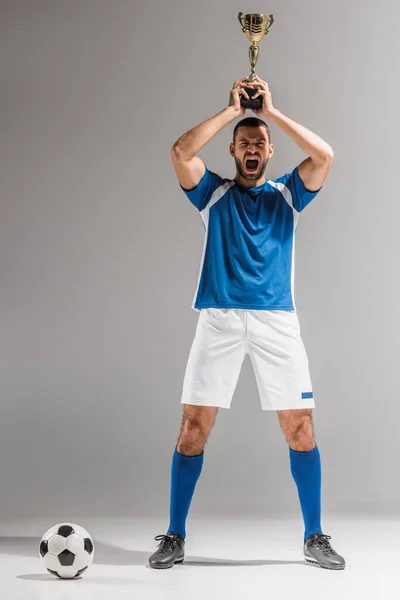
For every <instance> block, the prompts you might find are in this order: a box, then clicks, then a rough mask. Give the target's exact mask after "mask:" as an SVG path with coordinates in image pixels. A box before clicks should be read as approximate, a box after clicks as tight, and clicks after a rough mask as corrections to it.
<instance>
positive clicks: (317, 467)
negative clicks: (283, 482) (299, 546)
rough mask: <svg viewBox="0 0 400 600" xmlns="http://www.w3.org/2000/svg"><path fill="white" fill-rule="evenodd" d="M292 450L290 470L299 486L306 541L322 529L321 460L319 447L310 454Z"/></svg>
mask: <svg viewBox="0 0 400 600" xmlns="http://www.w3.org/2000/svg"><path fill="white" fill-rule="evenodd" d="M289 450H290V470H291V472H292V475H293V479H294V480H295V482H296V485H297V491H298V493H299V500H300V505H301V511H302V513H303V519H304V527H305V532H304V539H305V540H307V539H308V538H309V537H310V535H311V534H312V533H322V529H321V458H320V454H319V450H318V446H315V448H313V449H312V450H310V451H309V452H297V451H296V450H292V448H289Z"/></svg>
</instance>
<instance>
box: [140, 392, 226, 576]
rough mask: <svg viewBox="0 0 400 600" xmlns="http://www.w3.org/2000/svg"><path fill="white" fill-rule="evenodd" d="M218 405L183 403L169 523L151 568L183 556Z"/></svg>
mask: <svg viewBox="0 0 400 600" xmlns="http://www.w3.org/2000/svg"><path fill="white" fill-rule="evenodd" d="M217 412H218V408H217V407H215V406H195V405H192V404H184V409H183V418H182V425H181V431H180V435H179V439H178V444H177V446H176V448H175V450H174V454H173V457H172V467H171V502H170V523H169V527H168V530H167V533H166V534H165V535H160V536H157V537H156V540H157V541H160V544H159V547H158V550H157V551H156V552H155V553H154V554H152V555H151V556H150V558H149V565H150V567H152V568H153V569H168V568H170V567H173V566H174V564H176V563H182V561H183V559H184V556H185V537H186V518H187V515H188V512H189V508H190V503H191V501H192V497H193V494H194V490H195V487H196V483H197V480H198V478H199V477H200V473H201V470H202V466H203V457H204V446H205V443H206V441H207V439H208V436H209V435H210V432H211V430H212V428H213V426H214V422H215V418H216V416H217Z"/></svg>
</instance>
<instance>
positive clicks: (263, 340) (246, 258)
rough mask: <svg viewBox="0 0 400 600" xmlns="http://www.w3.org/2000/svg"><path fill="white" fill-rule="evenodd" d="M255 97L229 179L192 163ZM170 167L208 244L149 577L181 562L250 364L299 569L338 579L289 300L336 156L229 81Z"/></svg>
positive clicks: (307, 383) (263, 89)
mask: <svg viewBox="0 0 400 600" xmlns="http://www.w3.org/2000/svg"><path fill="white" fill-rule="evenodd" d="M245 87H253V88H255V89H256V92H255V96H254V98H256V97H261V98H262V107H261V108H259V109H253V112H254V114H255V115H256V117H250V118H245V119H242V120H241V121H239V122H238V123H237V124H236V126H235V128H234V132H233V141H232V143H231V144H230V149H229V151H230V154H231V156H232V157H233V159H234V161H235V164H236V176H235V178H234V179H226V178H222V177H220V176H219V175H217V174H216V173H214V172H212V171H210V170H208V168H207V166H206V165H205V164H204V162H203V161H202V160H201V159H200V158H199V157H198V156H197V154H198V153H199V152H200V150H201V149H202V148H203V147H204V146H205V145H206V144H207V143H208V142H209V141H210V140H211V139H212V138H213V137H214V136H215V135H216V134H217V133H218V132H219V131H220V130H221V129H222V128H223V127H225V126H226V125H228V124H229V123H231V122H232V121H234V120H235V119H236V118H237V117H242V116H243V115H244V114H245V109H244V108H243V107H242V106H241V103H240V98H241V96H244V97H246V98H248V94H247V92H246V90H245ZM263 119H265V120H266V121H269V122H270V123H273V124H274V125H276V126H277V127H279V128H280V129H281V130H282V131H283V132H284V133H286V134H287V135H288V136H289V137H290V138H291V139H292V140H293V141H294V142H295V143H296V144H297V145H298V146H299V147H300V148H301V149H302V150H303V151H304V152H305V154H306V155H307V158H305V160H303V161H302V162H301V163H300V164H299V165H298V166H296V168H295V169H294V170H293V171H291V172H289V173H287V174H286V175H283V176H282V177H280V178H279V179H274V180H267V179H266V175H265V173H266V168H267V165H268V162H269V159H270V158H271V157H272V155H273V153H274V146H273V144H272V143H271V139H270V130H269V127H268V125H267V123H266V122H265V121H264V120H263ZM171 157H172V162H173V165H174V168H175V171H176V175H177V177H178V181H179V183H180V186H181V188H182V189H183V191H184V193H185V194H186V196H187V197H188V198H189V200H190V202H192V204H193V205H194V206H195V207H196V208H197V209H198V211H199V212H200V216H201V219H202V221H203V224H204V228H205V242H204V249H203V255H202V259H201V265H200V272H199V277H198V283H197V289H196V292H195V296H194V300H193V305H192V308H194V309H195V310H196V311H198V312H199V317H198V322H197V328H196V334H195V338H194V341H193V345H192V347H191V351H190V354H189V359H188V364H187V368H186V373H185V377H184V382H183V393H182V399H181V403H182V404H183V405H184V406H183V419H182V425H181V431H180V435H179V439H178V443H177V445H176V447H175V450H174V454H173V458H172V468H171V496H170V523H169V526H168V529H167V530H166V534H163V535H160V536H157V537H156V538H155V539H156V540H157V541H159V545H158V549H157V550H156V552H155V553H154V554H153V555H152V556H151V557H150V558H149V565H150V566H151V567H152V568H157V569H166V568H169V567H172V566H173V565H174V564H175V563H181V562H183V559H184V552H185V539H186V518H187V515H188V512H189V507H190V503H191V500H192V497H193V493H194V490H195V486H196V482H197V481H198V478H199V476H200V473H201V470H202V466H203V459H204V446H205V444H206V441H207V438H208V436H209V434H210V432H211V430H212V427H213V425H214V422H215V418H216V416H217V412H218V409H219V408H230V405H231V400H232V396H233V393H234V391H235V387H236V384H237V381H238V377H239V373H240V369H241V366H242V363H243V360H244V358H245V356H246V354H249V355H250V359H251V361H252V364H253V368H254V373H255V377H256V381H257V386H258V390H259V395H260V401H261V408H262V409H263V410H274V411H276V412H277V415H278V419H279V422H280V426H281V428H282V430H283V433H284V435H285V437H286V440H287V443H288V446H289V458H290V468H291V473H292V476H293V479H294V481H295V483H296V486H297V490H298V496H299V501H300V505H301V510H302V515H303V519H304V542H303V553H304V557H305V559H306V560H308V561H309V562H312V563H316V564H318V565H320V566H321V567H324V568H327V569H344V568H345V560H344V558H343V557H342V556H340V555H339V554H337V552H335V550H334V549H333V548H332V546H331V544H330V542H329V540H330V539H331V536H329V535H326V534H325V533H323V530H322V527H321V461H320V454H319V449H318V446H317V444H316V442H315V440H314V432H313V424H312V408H314V407H315V403H314V396H313V390H312V383H311V378H310V373H309V365H308V358H307V354H306V350H305V348H304V345H303V342H302V338H301V334H300V325H299V320H298V315H297V311H296V307H295V301H294V289H293V288H294V248H295V244H294V241H295V229H296V226H297V222H298V218H299V213H300V212H301V211H302V210H303V209H304V208H305V207H306V206H307V205H308V204H309V203H310V202H311V200H313V198H314V197H315V196H316V194H317V193H318V192H319V190H320V189H321V187H322V185H323V183H324V181H325V179H326V177H327V175H328V172H329V170H330V167H331V163H332V159H333V150H332V148H331V147H330V146H329V145H328V144H327V143H326V142H325V141H324V140H322V139H321V138H320V137H319V136H317V135H316V134H315V133H312V132H311V131H310V130H308V129H306V128H305V127H303V126H302V125H299V124H298V123H296V122H295V121H293V120H292V119H290V118H288V117H286V116H285V115H283V114H282V113H281V112H279V110H277V109H276V108H275V107H274V105H273V102H272V97H271V92H270V90H269V87H268V84H267V83H266V82H265V81H263V80H262V79H260V78H258V77H257V79H256V81H254V82H253V83H248V82H247V80H246V78H243V79H240V80H238V81H236V82H235V83H234V85H233V88H232V90H231V92H230V101H229V105H228V106H227V107H226V108H224V109H223V110H222V111H221V112H219V113H218V114H216V115H215V116H213V117H211V118H210V119H208V120H206V121H204V122H203V123H201V124H200V125H198V126H197V127H194V128H193V129H191V130H190V131H188V132H187V133H185V134H184V135H183V136H182V137H180V138H179V139H178V140H177V141H176V143H175V144H174V146H173V148H172V151H171Z"/></svg>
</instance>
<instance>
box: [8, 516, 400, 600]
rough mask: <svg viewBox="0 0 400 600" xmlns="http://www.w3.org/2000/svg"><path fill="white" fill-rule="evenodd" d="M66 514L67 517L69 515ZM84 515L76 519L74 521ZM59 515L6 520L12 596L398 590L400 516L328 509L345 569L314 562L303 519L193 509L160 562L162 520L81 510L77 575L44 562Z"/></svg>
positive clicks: (392, 594)
mask: <svg viewBox="0 0 400 600" xmlns="http://www.w3.org/2000/svg"><path fill="white" fill-rule="evenodd" d="M66 520H68V519H66ZM75 522H77V521H75ZM53 524H54V523H53V522H52V521H51V522H49V521H44V520H41V521H14V522H8V523H0V578H1V592H2V594H1V597H2V598H5V599H7V600H17V599H18V600H20V599H29V600H35V599H40V600H69V599H71V600H81V599H82V600H83V599H84V600H102V599H103V598H104V599H107V600H110V598H112V597H114V598H118V600H124V599H125V598H129V600H132V599H134V598H138V599H140V600H147V599H149V600H150V599H157V600H159V599H160V598H163V599H166V600H169V599H171V600H172V599H174V600H189V599H190V600H200V599H204V598H207V599H208V600H213V599H214V598H215V599H216V600H217V599H218V600H221V599H222V600H224V599H225V598H226V599H228V598H229V599H236V598H237V599H239V598H240V600H243V598H246V599H247V598H248V599H249V600H250V599H251V600H253V599H254V600H256V599H257V598H260V599H261V598H262V599H267V598H270V599H272V598H279V600H282V599H286V598H288V599H289V598H290V599H293V598H296V600H302V599H303V598H304V600H305V599H307V600H310V599H311V600H312V599H314V598H315V599H316V598H318V599H320V598H321V599H322V598H323V599H324V600H331V599H332V600H333V599H335V600H338V599H339V600H347V599H349V600H350V599H351V598H357V599H360V600H361V599H363V600H364V599H366V598H371V599H372V598H374V600H379V599H381V598H382V599H383V598H385V600H389V599H391V598H393V599H395V598H398V597H399V591H398V590H399V582H400V565H399V559H400V544H399V540H400V519H398V518H385V519H383V518H382V519H377V518H375V517H367V516H365V517H363V516H356V517H354V516H353V517H350V516H347V517H341V518H339V517H337V516H335V517H327V516H325V518H324V531H325V533H328V534H329V535H331V536H332V540H331V542H332V545H333V547H334V548H335V549H336V550H337V551H338V552H339V553H340V554H342V555H343V556H345V558H346V560H347V568H346V569H345V570H344V571H337V572H334V571H327V570H323V569H320V568H319V567H315V566H313V565H310V564H308V563H306V562H305V561H304V559H303V555H302V539H301V534H302V530H301V527H299V525H300V522H299V519H298V518H296V519H294V518H293V519H292V518H282V517H281V518H275V519H272V518H270V519H265V518H261V519H254V518H253V519H244V518H241V517H238V518H218V519H216V518H212V517H210V518H194V517H193V518H191V519H190V523H189V522H188V537H187V546H186V560H185V562H184V563H183V565H176V566H175V567H174V568H172V569H169V570H168V571H155V570H153V569H150V568H149V567H148V566H147V558H148V556H149V554H151V553H152V552H153V551H154V550H155V548H156V544H157V542H155V541H154V536H156V535H158V534H160V533H164V529H165V520H163V521H161V520H160V519H143V518H142V519H116V518H112V519H101V520H100V519H81V520H80V521H78V524H80V525H83V526H84V527H85V528H86V529H87V530H88V531H89V532H90V533H91V535H92V537H93V538H94V541H95V547H96V554H95V559H94V562H93V564H92V566H91V567H90V569H89V570H88V571H87V572H86V573H85V574H84V576H83V577H82V578H81V579H80V580H77V581H73V580H59V579H57V578H55V577H53V576H52V575H50V574H47V572H46V571H45V569H44V566H43V564H42V562H41V560H40V559H39V555H38V543H39V541H40V537H41V535H42V534H43V533H44V532H45V531H46V529H47V528H48V527H50V526H51V525H53Z"/></svg>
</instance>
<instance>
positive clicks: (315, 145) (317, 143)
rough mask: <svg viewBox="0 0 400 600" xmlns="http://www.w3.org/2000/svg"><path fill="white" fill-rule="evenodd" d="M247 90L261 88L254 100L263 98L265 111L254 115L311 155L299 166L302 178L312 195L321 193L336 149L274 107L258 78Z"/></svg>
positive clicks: (258, 110) (268, 92) (262, 110)
mask: <svg viewBox="0 0 400 600" xmlns="http://www.w3.org/2000/svg"><path fill="white" fill-rule="evenodd" d="M247 87H255V88H258V92H257V93H256V94H255V95H254V96H253V98H256V97H257V96H263V106H262V108H260V109H256V110H254V111H253V112H254V113H255V114H256V115H257V116H258V117H260V118H264V119H267V120H268V121H270V122H271V123H274V124H275V125H276V126H277V127H279V129H281V130H282V131H283V132H284V133H286V134H287V135H288V136H289V137H290V138H291V139H292V140H293V141H294V142H295V143H296V144H297V145H298V146H299V147H300V148H301V149H302V150H303V151H304V152H305V153H306V154H308V158H306V159H305V160H304V161H303V162H302V163H301V164H300V165H299V169H298V170H299V175H300V177H301V179H302V181H303V183H304V185H305V187H306V188H307V189H308V190H309V191H317V190H319V188H320V187H322V184H323V183H324V181H325V179H326V177H327V175H328V173H329V170H330V167H331V163H332V159H333V150H332V148H331V147H330V146H329V144H327V143H326V142H325V141H324V140H323V139H322V138H320V137H319V136H318V135H317V134H316V133H313V132H312V131H310V130H309V129H307V128H306V127H304V126H303V125H300V124H299V123H296V121H293V120H292V119H290V118H289V117H286V116H285V115H283V114H282V113H281V112H279V110H277V109H276V108H275V107H274V106H273V103H272V97H271V92H270V90H269V87H268V84H267V82H266V81H263V80H262V79H260V78H259V77H257V81H255V82H254V83H253V84H247Z"/></svg>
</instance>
